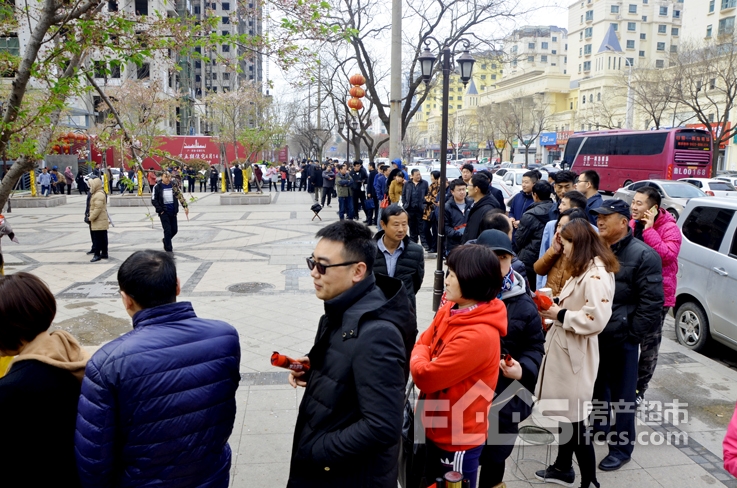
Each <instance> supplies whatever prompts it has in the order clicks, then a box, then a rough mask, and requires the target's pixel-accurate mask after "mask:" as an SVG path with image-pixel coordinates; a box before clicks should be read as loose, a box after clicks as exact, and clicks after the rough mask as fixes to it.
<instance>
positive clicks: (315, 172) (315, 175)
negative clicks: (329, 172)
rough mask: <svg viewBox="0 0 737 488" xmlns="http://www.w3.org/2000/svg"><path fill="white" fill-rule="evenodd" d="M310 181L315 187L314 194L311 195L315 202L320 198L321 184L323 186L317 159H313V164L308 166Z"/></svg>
mask: <svg viewBox="0 0 737 488" xmlns="http://www.w3.org/2000/svg"><path fill="white" fill-rule="evenodd" d="M310 182H311V183H312V186H313V187H314V189H315V194H314V195H313V197H314V199H315V203H317V202H320V201H321V200H322V199H323V198H322V191H323V189H322V186H323V180H322V166H320V162H319V161H315V164H313V165H312V166H311V167H310Z"/></svg>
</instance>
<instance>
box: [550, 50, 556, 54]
mask: <svg viewBox="0 0 737 488" xmlns="http://www.w3.org/2000/svg"><path fill="white" fill-rule="evenodd" d="M550 53H551V54H558V51H556V50H555V49H553V50H552V51H551V52H550Z"/></svg>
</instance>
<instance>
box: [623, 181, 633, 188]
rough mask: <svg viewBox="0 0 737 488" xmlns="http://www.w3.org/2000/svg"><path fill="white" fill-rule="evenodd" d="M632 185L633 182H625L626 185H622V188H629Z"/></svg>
mask: <svg viewBox="0 0 737 488" xmlns="http://www.w3.org/2000/svg"><path fill="white" fill-rule="evenodd" d="M631 184H632V180H627V181H625V182H624V184H623V185H622V187H627V186H630V185H631Z"/></svg>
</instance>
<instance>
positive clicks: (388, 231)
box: [374, 205, 425, 309]
mask: <svg viewBox="0 0 737 488" xmlns="http://www.w3.org/2000/svg"><path fill="white" fill-rule="evenodd" d="M381 228H382V230H380V231H379V232H377V233H376V236H375V237H374V239H376V244H377V251H376V264H374V273H376V274H377V275H386V276H391V277H392V278H397V279H399V280H401V281H402V283H403V284H404V287H405V288H406V289H407V294H408V295H409V300H410V302H411V303H412V308H413V309H416V302H415V295H417V292H418V291H420V287H421V286H422V280H423V279H424V278H425V252H424V250H423V249H422V247H421V246H420V245H419V244H416V243H414V242H412V241H411V240H410V237H409V235H408V233H407V231H408V229H409V216H408V215H407V211H406V210H404V209H403V208H402V207H400V206H399V205H389V206H388V207H387V208H385V209H384V211H382V212H381Z"/></svg>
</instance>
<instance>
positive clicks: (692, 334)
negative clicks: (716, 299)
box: [676, 302, 709, 352]
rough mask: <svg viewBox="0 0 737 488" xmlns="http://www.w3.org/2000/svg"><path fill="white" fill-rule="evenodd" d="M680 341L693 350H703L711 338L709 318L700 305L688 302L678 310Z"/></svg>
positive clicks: (677, 320)
mask: <svg viewBox="0 0 737 488" xmlns="http://www.w3.org/2000/svg"><path fill="white" fill-rule="evenodd" d="M676 337H677V338H678V342H679V343H681V344H682V345H684V346H686V347H687V348H689V349H691V350H692V351H697V352H698V351H701V350H702V349H704V346H706V343H707V341H708V339H709V319H707V318H706V314H705V313H704V310H703V309H702V308H701V306H700V305H698V304H696V303H693V302H686V303H684V304H683V305H681V306H680V307H678V311H676Z"/></svg>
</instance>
